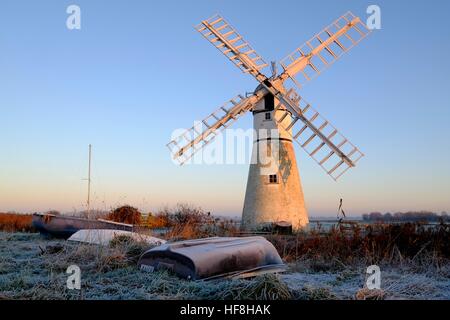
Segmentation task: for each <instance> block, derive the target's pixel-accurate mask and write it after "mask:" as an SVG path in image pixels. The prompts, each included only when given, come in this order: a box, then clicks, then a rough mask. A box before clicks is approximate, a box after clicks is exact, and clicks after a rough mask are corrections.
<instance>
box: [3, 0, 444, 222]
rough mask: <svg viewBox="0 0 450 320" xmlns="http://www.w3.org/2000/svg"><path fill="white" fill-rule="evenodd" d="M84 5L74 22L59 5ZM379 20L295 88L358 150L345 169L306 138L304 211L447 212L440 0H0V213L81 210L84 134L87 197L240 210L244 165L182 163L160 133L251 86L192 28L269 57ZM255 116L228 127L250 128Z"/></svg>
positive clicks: (145, 206) (98, 203)
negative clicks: (234, 39)
mask: <svg viewBox="0 0 450 320" xmlns="http://www.w3.org/2000/svg"><path fill="white" fill-rule="evenodd" d="M70 4H77V5H79V6H80V8H81V30H72V31H70V30H68V29H67V28H66V25H65V22H66V18H67V14H66V8H67V6H68V5H70ZM370 4H377V5H379V6H380V8H381V14H382V16H381V18H382V29H381V30H377V31H376V32H374V33H373V34H372V35H370V37H369V38H367V39H366V40H364V41H363V42H361V43H360V44H359V45H358V46H357V47H355V48H354V49H352V50H351V51H350V52H349V53H348V54H346V55H344V56H343V57H342V58H341V59H340V61H338V62H337V63H336V64H334V65H333V66H332V67H331V68H330V69H329V70H326V71H325V72H324V73H323V74H321V75H320V76H319V77H318V78H317V79H315V80H313V81H311V82H310V83H308V84H307V85H306V86H305V87H304V89H303V90H302V91H301V92H300V93H301V94H302V95H303V96H304V97H305V98H306V99H307V100H308V101H309V102H310V103H312V104H313V105H314V106H315V107H316V109H318V110H319V111H320V112H321V114H322V115H324V116H325V117H326V118H327V119H329V120H330V121H331V122H332V123H333V124H334V125H335V126H336V127H337V128H338V129H340V131H341V132H342V133H343V134H344V135H345V136H347V137H348V138H349V139H350V140H351V141H352V142H353V143H354V144H355V145H357V146H358V147H360V149H361V150H362V151H363V152H364V153H365V154H366V157H364V158H363V159H362V160H361V162H360V165H359V166H358V167H357V168H356V169H354V170H351V171H350V172H348V173H347V174H346V175H345V176H344V177H343V178H342V179H341V180H339V182H337V183H336V182H334V181H333V180H332V179H331V178H329V177H328V176H327V175H326V174H325V173H324V172H323V171H322V169H321V168H320V167H318V166H317V165H316V163H315V162H314V161H313V160H311V159H309V157H308V156H307V155H306V154H305V153H304V151H303V150H301V149H300V147H298V148H297V150H298V153H297V161H298V164H299V167H300V172H301V177H302V182H303V188H304V192H305V197H306V201H307V207H308V209H309V212H310V215H311V216H320V215H333V214H335V212H336V207H337V204H338V200H339V198H341V197H342V198H343V199H344V204H345V207H346V210H347V212H349V213H350V214H360V213H363V212H368V211H383V212H384V211H404V210H421V209H430V210H435V211H438V212H440V211H444V210H446V211H450V167H449V164H450V161H449V160H450V148H449V138H450V126H449V125H448V123H449V120H450V81H449V74H450V62H449V59H448V52H449V50H450V45H449V42H448V39H449V38H450V26H449V24H448V22H447V20H448V19H447V18H448V17H447V15H448V12H450V4H449V2H448V1H429V2H426V1H420V2H418V1H415V2H409V1H376V2H372V1H331V0H330V1H285V0H280V1H276V2H269V1H253V0H252V1H234V0H228V1H212V0H209V1H98V0H96V1H82V0H78V1H56V0H55V1H33V2H31V1H21V0H15V1H5V0H2V1H1V3H0V48H1V54H0V88H1V89H0V119H1V126H0V165H1V166H0V211H8V210H15V211H38V210H48V209H50V208H54V209H58V210H61V211H69V210H73V209H78V210H80V209H82V208H83V204H84V201H85V197H86V182H85V181H83V180H82V179H83V178H85V177H86V175H87V146H88V144H89V143H91V144H92V145H93V152H94V154H93V176H92V178H93V185H92V187H93V194H94V195H93V197H94V206H95V207H97V208H99V209H105V208H106V209H107V208H110V207H111V206H115V205H118V204H123V203H129V204H132V205H135V206H137V207H139V208H141V209H142V210H155V209H157V208H159V207H162V206H164V205H173V204H175V203H177V202H190V203H193V204H195V205H198V206H201V207H203V208H204V209H206V210H208V211H212V212H213V213H216V214H232V215H239V214H240V212H241V210H242V204H243V199H244V193H245V184H246V179H247V171H248V166H247V165H243V164H241V165H212V166H207V165H205V166H200V165H195V166H183V167H176V166H175V165H174V164H173V163H172V162H171V160H170V157H169V153H168V150H167V149H166V147H165V144H166V143H167V142H168V141H169V140H170V136H171V133H172V131H173V130H174V129H176V128H182V127H189V126H191V125H192V123H193V121H194V120H198V119H202V118H203V117H204V116H206V115H207V114H208V113H209V112H211V111H213V109H215V108H216V107H218V106H219V105H221V104H222V103H223V102H225V101H226V100H228V99H230V98H232V97H233V96H235V95H237V94H239V93H245V92H246V91H251V90H253V89H254V88H255V87H256V85H257V83H256V81H255V80H254V79H252V77H251V76H248V75H245V74H242V73H241V72H240V71H239V70H238V69H237V68H236V67H235V66H234V65H232V64H231V63H230V62H229V61H227V60H226V59H225V57H223V56H222V55H221V54H220V53H219V52H218V51H217V50H216V49H214V48H213V47H212V46H211V44H209V43H208V42H207V41H206V40H205V39H203V38H202V37H201V36H200V35H199V34H198V33H197V32H196V31H195V30H194V28H193V26H194V25H196V24H197V23H199V22H200V21H201V20H202V19H205V18H208V17H209V16H211V15H212V14H214V13H220V14H222V15H223V16H224V17H225V18H227V19H228V20H229V21H230V22H231V23H232V24H233V25H234V26H235V27H236V29H237V30H238V31H239V32H240V33H241V34H242V35H243V36H244V37H245V38H246V40H248V41H249V42H250V43H251V44H252V45H253V47H254V48H255V49H256V50H257V51H258V53H259V54H261V55H262V56H263V57H264V58H265V59H266V61H270V60H280V59H282V58H284V57H285V56H286V55H287V54H289V53H291V52H292V51H293V50H294V49H295V48H296V47H297V46H299V45H301V44H302V43H303V42H305V41H306V40H308V39H309V38H310V37H311V36H312V35H314V34H315V33H316V32H318V31H320V30H321V29H322V28H323V27H324V26H326V25H328V24H329V23H330V22H332V21H333V20H335V19H336V18H338V17H339V16H340V15H342V14H343V13H345V12H346V11H348V10H350V11H352V12H353V13H354V14H356V15H358V16H360V17H361V18H362V19H363V20H365V19H366V17H367V15H366V8H367V6H368V5H370ZM251 120H252V119H251V115H247V116H245V117H244V118H242V119H241V120H240V122H238V123H237V124H235V125H234V127H235V128H249V127H250V126H251Z"/></svg>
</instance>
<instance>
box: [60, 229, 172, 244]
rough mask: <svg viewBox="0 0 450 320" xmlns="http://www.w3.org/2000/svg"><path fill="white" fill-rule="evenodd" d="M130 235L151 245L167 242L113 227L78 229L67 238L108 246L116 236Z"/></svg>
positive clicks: (135, 239)
mask: <svg viewBox="0 0 450 320" xmlns="http://www.w3.org/2000/svg"><path fill="white" fill-rule="evenodd" d="M121 236H122V237H128V238H130V239H132V240H134V241H137V242H144V243H147V244H148V245H149V246H159V245H161V244H164V243H166V240H164V239H160V238H156V237H152V236H149V235H146V234H141V233H137V232H131V231H124V230H113V229H83V230H78V231H77V232H75V233H74V234H73V235H71V236H70V237H69V239H67V240H68V241H75V242H81V243H88V244H97V245H101V246H107V245H109V244H110V243H111V241H113V240H114V238H116V237H121Z"/></svg>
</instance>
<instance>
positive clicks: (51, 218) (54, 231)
mask: <svg viewBox="0 0 450 320" xmlns="http://www.w3.org/2000/svg"><path fill="white" fill-rule="evenodd" d="M32 225H33V227H34V228H35V229H36V230H37V231H39V232H40V233H41V234H42V235H44V236H49V237H55V238H64V239H67V238H69V237H70V236H71V235H73V234H74V233H75V232H77V231H78V230H82V229H114V230H124V231H133V225H131V224H125V223H118V222H113V221H108V220H103V219H97V220H93V219H86V218H81V217H68V216H62V215H54V214H42V213H34V214H33V218H32Z"/></svg>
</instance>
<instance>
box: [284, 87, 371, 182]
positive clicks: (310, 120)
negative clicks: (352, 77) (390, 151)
mask: <svg viewBox="0 0 450 320" xmlns="http://www.w3.org/2000/svg"><path fill="white" fill-rule="evenodd" d="M285 99H286V100H288V102H289V103H288V104H289V105H286V103H279V104H278V106H277V110H283V112H279V113H277V116H276V121H277V122H278V123H279V124H280V125H282V124H283V123H287V121H284V120H285V119H286V118H287V117H288V119H290V120H291V121H290V122H289V124H286V125H285V127H284V129H285V130H287V131H288V132H292V137H293V139H294V140H295V141H296V142H297V143H298V144H299V145H300V146H301V147H302V148H303V149H304V150H305V151H306V152H307V153H308V154H309V155H310V156H311V157H312V158H313V159H314V160H315V161H316V162H317V163H318V164H319V165H320V166H321V167H322V168H323V169H324V170H325V172H327V173H328V174H329V175H330V176H331V177H332V178H333V179H334V180H337V179H338V178H339V177H341V176H342V175H343V174H344V173H345V172H346V171H347V170H348V169H349V168H351V167H354V166H355V165H356V163H357V162H358V160H359V159H361V158H362V157H363V156H364V154H363V153H362V152H361V151H360V150H359V149H358V148H357V147H355V146H354V145H353V144H352V143H351V142H350V141H349V140H348V139H347V138H345V137H344V136H343V135H342V134H340V133H339V132H338V130H337V129H336V128H335V127H334V126H333V125H332V124H331V123H330V122H329V121H328V120H326V119H325V118H323V117H322V116H321V115H320V114H319V113H318V112H317V111H316V110H314V108H313V107H311V105H310V104H309V103H307V102H306V101H305V100H303V99H302V98H301V97H300V96H299V95H298V94H297V93H296V92H295V91H294V90H293V89H291V90H290V91H289V92H288V94H287V95H286V96H285ZM292 105H294V106H295V107H296V108H295V110H293V108H292V107H291V106H292ZM283 107H286V108H287V109H288V110H290V111H287V110H286V109H284V108H283ZM297 110H298V111H297ZM299 111H300V112H299ZM299 120H300V121H299ZM291 130H292V131H291Z"/></svg>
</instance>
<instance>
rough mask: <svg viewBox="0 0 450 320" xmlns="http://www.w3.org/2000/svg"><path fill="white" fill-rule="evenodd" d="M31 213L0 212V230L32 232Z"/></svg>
mask: <svg viewBox="0 0 450 320" xmlns="http://www.w3.org/2000/svg"><path fill="white" fill-rule="evenodd" d="M31 219H32V216H31V214H17V213H0V231H7V232H32V231H34V230H33V227H32V226H31Z"/></svg>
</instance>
